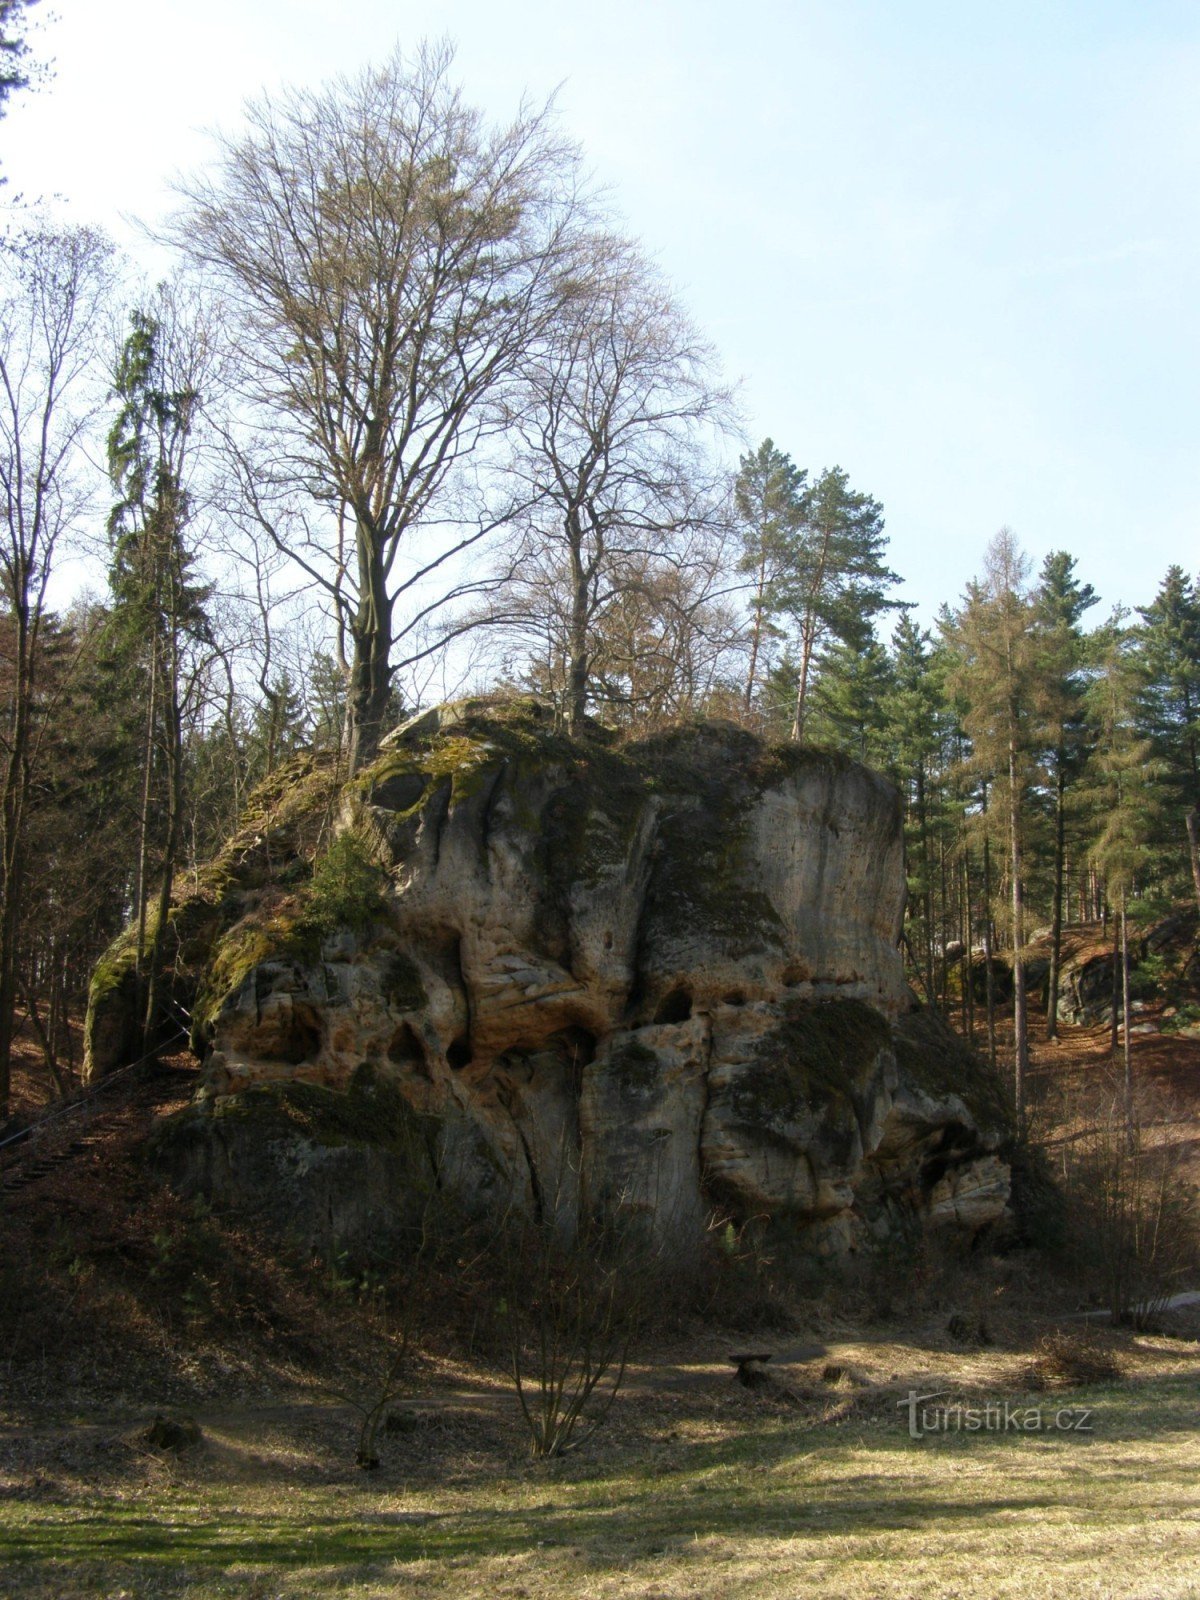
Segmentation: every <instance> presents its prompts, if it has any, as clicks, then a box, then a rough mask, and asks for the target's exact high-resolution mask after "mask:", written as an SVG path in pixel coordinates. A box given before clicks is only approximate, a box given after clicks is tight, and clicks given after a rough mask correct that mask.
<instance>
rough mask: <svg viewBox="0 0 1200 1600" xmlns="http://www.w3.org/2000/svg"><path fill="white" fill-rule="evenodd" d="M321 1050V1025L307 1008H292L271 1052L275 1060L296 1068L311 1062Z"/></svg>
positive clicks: (314, 1014)
mask: <svg viewBox="0 0 1200 1600" xmlns="http://www.w3.org/2000/svg"><path fill="white" fill-rule="evenodd" d="M320 1048H321V1025H320V1023H319V1022H318V1021H317V1016H316V1013H315V1012H314V1011H312V1010H311V1009H310V1008H309V1007H308V1006H294V1007H293V1009H292V1014H291V1016H290V1017H288V1018H287V1020H286V1021H285V1022H284V1023H283V1024H282V1026H281V1027H280V1030H279V1036H278V1039H277V1041H276V1046H275V1049H274V1050H273V1051H272V1052H271V1053H272V1054H273V1055H274V1056H275V1057H276V1059H277V1060H279V1061H286V1062H287V1063H288V1065H289V1066H292V1067H298V1066H299V1065H300V1064H301V1062H304V1061H311V1060H312V1059H313V1057H314V1056H315V1055H317V1053H318V1052H319V1050H320Z"/></svg>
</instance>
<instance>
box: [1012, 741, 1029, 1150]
mask: <svg viewBox="0 0 1200 1600" xmlns="http://www.w3.org/2000/svg"><path fill="white" fill-rule="evenodd" d="M1008 838H1009V851H1010V856H1011V865H1012V922H1013V1033H1014V1041H1013V1099H1014V1103H1015V1106H1016V1113H1017V1126H1018V1127H1022V1126H1023V1125H1024V1122H1025V1079H1026V1076H1027V1074H1028V1071H1029V1026H1028V1019H1027V1016H1026V1000H1025V903H1024V885H1023V884H1022V882H1021V867H1022V861H1021V822H1020V804H1019V795H1018V791H1017V752H1016V746H1015V745H1014V744H1013V743H1012V742H1011V741H1010V743H1009V746H1008Z"/></svg>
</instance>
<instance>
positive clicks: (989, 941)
mask: <svg viewBox="0 0 1200 1600" xmlns="http://www.w3.org/2000/svg"><path fill="white" fill-rule="evenodd" d="M985 804H986V802H985ZM994 947H995V940H994V938H993V937H992V851H991V846H990V844H989V842H988V836H987V834H986V833H985V834H984V836H983V967H984V984H985V994H986V997H987V1031H988V1060H989V1061H990V1062H991V1064H992V1066H993V1067H994V1066H995V1065H996V977H995V974H994V973H993V971H992V954H993V950H994Z"/></svg>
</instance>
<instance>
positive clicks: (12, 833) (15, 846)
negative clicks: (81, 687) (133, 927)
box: [0, 593, 34, 1124]
mask: <svg viewBox="0 0 1200 1600" xmlns="http://www.w3.org/2000/svg"><path fill="white" fill-rule="evenodd" d="M13 622H14V624H15V628H14V631H15V634H16V640H15V644H16V649H15V656H16V661H15V668H16V672H15V683H14V685H13V703H12V732H11V734H10V736H9V740H8V758H7V761H6V762H5V767H4V792H3V796H2V797H0V829H2V830H3V831H2V837H0V850H2V854H0V873H2V876H0V1124H2V1123H4V1122H5V1121H7V1119H8V1112H9V1102H10V1098H11V1091H12V1042H13V1035H14V1033H15V1031H16V1009H17V987H18V985H17V936H18V932H19V930H20V926H21V895H22V889H23V887H24V878H25V838H24V832H25V805H26V800H27V798H28V793H29V733H30V718H31V715H32V711H33V690H34V682H33V674H34V669H33V631H32V630H31V628H30V625H29V611H28V607H27V606H26V604H25V602H24V597H23V596H22V595H20V594H19V593H18V596H17V599H16V603H15V604H14V606H13Z"/></svg>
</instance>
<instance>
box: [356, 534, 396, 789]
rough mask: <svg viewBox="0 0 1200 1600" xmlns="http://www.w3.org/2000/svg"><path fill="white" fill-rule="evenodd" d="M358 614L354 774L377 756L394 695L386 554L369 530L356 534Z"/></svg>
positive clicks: (390, 614) (390, 611) (390, 609)
mask: <svg viewBox="0 0 1200 1600" xmlns="http://www.w3.org/2000/svg"><path fill="white" fill-rule="evenodd" d="M357 544H358V584H359V588H358V595H359V599H358V610H357V612H356V613H355V616H354V622H353V626H352V628H351V633H352V636H353V639H354V659H353V660H352V662H351V664H350V689H349V694H348V696H347V712H348V716H349V728H348V729H347V737H348V741H349V746H350V758H349V766H350V773H351V775H352V776H353V774H354V773H356V772H360V771H361V770H362V768H363V767H366V766H369V765H370V764H371V762H372V761H374V759H375V757H376V756H377V755H378V753H379V742H380V740H381V739H382V738H383V735H384V725H383V724H384V718H385V717H386V715H387V707H388V699H389V697H390V694H391V685H392V679H391V671H390V657H391V653H392V607H391V602H390V600H389V599H388V594H387V578H386V574H385V572H384V565H383V549H382V544H381V542H380V541H379V540H378V539H376V538H375V537H374V536H373V534H372V532H371V530H370V529H368V528H365V527H363V525H362V524H361V523H360V525H359V528H358V540H357Z"/></svg>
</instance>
